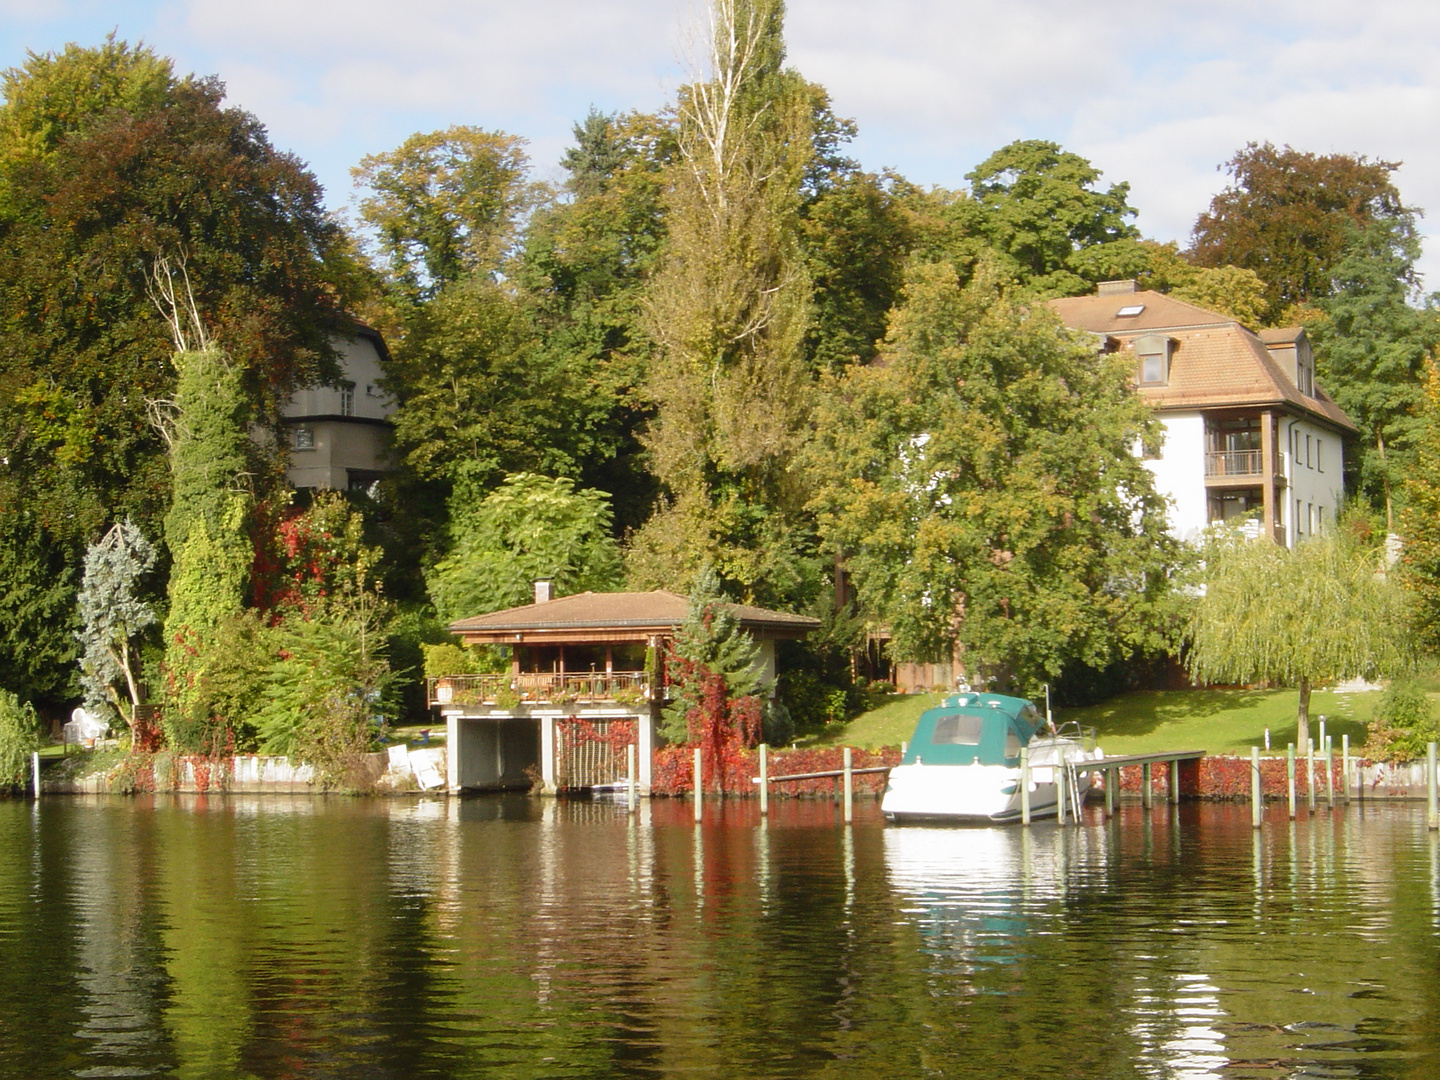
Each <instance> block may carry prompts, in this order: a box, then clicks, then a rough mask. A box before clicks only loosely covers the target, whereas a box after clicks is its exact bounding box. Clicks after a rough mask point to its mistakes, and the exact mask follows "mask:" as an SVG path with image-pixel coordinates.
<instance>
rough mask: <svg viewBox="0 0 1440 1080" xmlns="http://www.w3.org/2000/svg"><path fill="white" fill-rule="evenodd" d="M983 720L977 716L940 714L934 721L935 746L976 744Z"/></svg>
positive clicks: (978, 741) (933, 740)
mask: <svg viewBox="0 0 1440 1080" xmlns="http://www.w3.org/2000/svg"><path fill="white" fill-rule="evenodd" d="M984 724H985V721H984V719H983V718H981V717H979V716H942V717H940V719H939V720H936V721H935V737H934V739H932V740H931V741H932V742H934V744H935V745H936V746H978V745H979V744H980V729H981V728H982V727H983V726H984Z"/></svg>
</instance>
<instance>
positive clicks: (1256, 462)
mask: <svg viewBox="0 0 1440 1080" xmlns="http://www.w3.org/2000/svg"><path fill="white" fill-rule="evenodd" d="M1264 464H1265V452H1264V451H1263V450H1220V451H1211V452H1210V453H1207V454H1206V455H1205V475H1206V476H1236V477H1241V476H1246V477H1248V476H1263V475H1265V469H1264Z"/></svg>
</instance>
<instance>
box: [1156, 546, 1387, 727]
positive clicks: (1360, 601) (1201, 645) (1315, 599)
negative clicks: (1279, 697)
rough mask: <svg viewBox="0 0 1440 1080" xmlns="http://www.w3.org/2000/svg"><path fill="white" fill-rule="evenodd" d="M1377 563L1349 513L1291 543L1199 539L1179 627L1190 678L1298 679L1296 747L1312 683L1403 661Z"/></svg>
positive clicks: (1376, 552) (1379, 670)
mask: <svg viewBox="0 0 1440 1080" xmlns="http://www.w3.org/2000/svg"><path fill="white" fill-rule="evenodd" d="M1382 566H1383V547H1382V546H1379V545H1377V544H1375V543H1374V542H1373V541H1371V540H1370V539H1369V538H1368V537H1366V536H1363V535H1359V532H1358V530H1356V529H1355V528H1354V527H1353V519H1352V522H1351V524H1350V525H1345V524H1342V526H1341V527H1340V528H1337V529H1336V530H1335V531H1333V532H1332V533H1331V534H1329V535H1327V536H1323V537H1316V538H1315V539H1313V540H1306V541H1305V542H1303V543H1301V544H1297V545H1296V546H1295V547H1294V548H1285V547H1281V546H1279V545H1277V544H1273V543H1270V542H1268V541H1264V542H1261V541H1249V540H1247V539H1245V538H1244V537H1243V536H1242V535H1240V534H1238V533H1233V532H1230V531H1222V532H1220V533H1219V534H1218V535H1217V536H1216V537H1214V538H1213V539H1212V542H1211V543H1209V544H1208V545H1207V546H1206V549H1205V553H1204V576H1203V580H1204V592H1203V593H1202V594H1201V595H1199V596H1198V597H1197V598H1196V599H1195V601H1194V605H1193V607H1192V609H1191V612H1190V616H1189V620H1188V623H1187V625H1186V629H1185V645H1186V657H1187V665H1188V667H1189V670H1190V674H1191V676H1192V677H1193V678H1195V679H1196V680H1198V681H1200V682H1207V683H1248V682H1273V683H1279V684H1281V685H1283V686H1295V687H1298V688H1299V690H1300V704H1299V709H1298V712H1297V714H1296V717H1297V734H1296V744H1297V745H1298V746H1300V747H1302V748H1303V747H1304V746H1305V745H1306V741H1307V740H1308V739H1309V738H1310V691H1311V689H1312V688H1313V687H1314V686H1317V685H1321V684H1323V683H1327V682H1332V681H1338V680H1341V679H1354V678H1364V679H1376V678H1381V677H1390V676H1394V675H1398V674H1401V673H1403V672H1404V671H1405V670H1406V669H1407V668H1408V667H1409V665H1410V663H1411V660H1412V652H1411V639H1410V636H1409V617H1408V612H1407V610H1406V599H1405V596H1404V593H1403V591H1402V590H1401V589H1400V588H1399V586H1398V585H1397V584H1396V583H1395V582H1394V581H1393V580H1391V579H1390V578H1389V577H1388V576H1386V575H1384V574H1382V573H1380V570H1381V569H1382Z"/></svg>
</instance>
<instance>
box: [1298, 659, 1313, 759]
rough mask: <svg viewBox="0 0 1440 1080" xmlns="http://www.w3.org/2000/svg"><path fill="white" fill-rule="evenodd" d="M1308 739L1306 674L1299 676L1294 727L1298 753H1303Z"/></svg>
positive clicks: (1307, 686)
mask: <svg viewBox="0 0 1440 1080" xmlns="http://www.w3.org/2000/svg"><path fill="white" fill-rule="evenodd" d="M1309 741H1310V679H1309V677H1308V676H1304V675H1302V676H1301V677H1300V709H1299V711H1298V712H1297V713H1296V727H1295V750H1296V752H1298V753H1301V754H1303V753H1305V747H1306V745H1307V744H1308V743H1309Z"/></svg>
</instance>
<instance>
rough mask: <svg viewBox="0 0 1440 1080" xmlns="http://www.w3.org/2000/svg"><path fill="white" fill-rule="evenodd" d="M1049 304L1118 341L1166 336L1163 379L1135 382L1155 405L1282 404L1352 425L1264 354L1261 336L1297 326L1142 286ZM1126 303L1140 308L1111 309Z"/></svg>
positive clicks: (1281, 335) (1286, 338)
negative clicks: (1233, 313)
mask: <svg viewBox="0 0 1440 1080" xmlns="http://www.w3.org/2000/svg"><path fill="white" fill-rule="evenodd" d="M1050 307H1051V309H1052V310H1053V311H1055V313H1056V314H1057V315H1059V316H1060V320H1061V322H1063V323H1064V324H1065V325H1066V326H1070V327H1073V328H1074V329H1076V330H1086V331H1089V332H1091V333H1095V334H1104V335H1106V336H1107V337H1112V338H1115V339H1116V340H1117V341H1118V342H1119V343H1120V344H1121V346H1122V347H1123V348H1127V349H1128V348H1129V346H1130V344H1131V342H1132V341H1133V340H1134V339H1135V338H1137V337H1140V336H1142V335H1145V334H1151V333H1160V334H1164V335H1165V336H1167V337H1169V338H1171V339H1172V341H1173V342H1174V345H1173V346H1172V351H1171V354H1170V370H1169V376H1170V377H1169V381H1168V382H1167V383H1166V385H1164V386H1141V387H1139V391H1140V393H1141V394H1142V395H1143V396H1144V397H1145V399H1146V400H1147V401H1149V402H1150V403H1151V404H1152V405H1154V407H1155V408H1157V409H1160V410H1180V409H1207V408H1210V409H1213V408H1232V407H1233V408H1238V407H1272V408H1283V409H1285V410H1286V411H1288V412H1292V413H1306V414H1309V415H1310V416H1313V417H1315V418H1317V419H1320V420H1323V421H1325V422H1327V423H1329V424H1331V425H1333V426H1334V427H1336V428H1338V429H1340V430H1342V431H1346V432H1353V431H1355V430H1356V427H1355V424H1354V423H1353V422H1352V421H1351V419H1350V418H1349V417H1348V416H1346V415H1345V412H1344V410H1343V409H1341V408H1340V407H1339V406H1338V405H1336V404H1335V402H1334V401H1333V400H1331V398H1330V396H1329V395H1328V394H1326V393H1325V392H1324V391H1323V390H1320V389H1319V388H1317V389H1316V392H1315V397H1313V398H1312V397H1307V396H1306V395H1304V394H1302V393H1301V392H1300V390H1299V389H1298V388H1297V387H1296V386H1295V384H1294V383H1293V382H1291V381H1290V379H1289V378H1288V377H1287V376H1286V374H1285V373H1284V372H1283V371H1282V370H1281V369H1280V366H1279V365H1278V364H1276V362H1275V360H1274V358H1273V357H1271V355H1270V350H1269V349H1268V348H1266V345H1267V343H1268V344H1274V345H1284V344H1287V343H1290V342H1294V341H1296V340H1297V339H1298V338H1299V336H1300V333H1301V332H1300V331H1299V330H1298V329H1297V328H1294V327H1288V328H1284V329H1279V330H1267V331H1265V332H1264V334H1263V336H1257V335H1255V334H1253V333H1251V332H1250V331H1249V330H1247V329H1246V328H1245V327H1244V326H1242V325H1240V323H1238V322H1236V321H1235V320H1234V319H1230V318H1227V317H1225V316H1223V315H1220V314H1218V313H1216V312H1213V311H1206V310H1205V309H1204V308H1199V307H1196V306H1195V305H1194V304H1187V303H1186V302H1185V301H1183V300H1176V299H1174V298H1173V297H1169V296H1166V295H1165V294H1163V293H1157V292H1151V291H1148V290H1147V291H1143V292H1133V293H1121V294H1117V295H1112V296H1073V297H1066V298H1064V299H1060V300H1051V301H1050ZM1127 307H1131V308H1133V307H1141V308H1142V310H1141V311H1140V312H1139V314H1138V315H1134V316H1122V315H1120V314H1118V312H1119V311H1120V310H1121V309H1122V308H1127Z"/></svg>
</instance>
